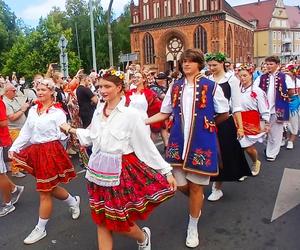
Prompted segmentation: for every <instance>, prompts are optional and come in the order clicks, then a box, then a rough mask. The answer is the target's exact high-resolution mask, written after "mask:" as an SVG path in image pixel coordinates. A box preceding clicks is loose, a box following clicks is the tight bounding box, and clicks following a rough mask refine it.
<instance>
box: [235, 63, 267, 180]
mask: <svg viewBox="0 0 300 250" xmlns="http://www.w3.org/2000/svg"><path fill="white" fill-rule="evenodd" d="M253 72H254V66H253V65H241V66H240V67H239V75H240V80H241V107H242V112H241V114H242V120H243V128H244V134H245V136H243V137H242V138H241V139H240V144H241V146H242V148H244V150H245V151H246V152H247V154H248V155H249V156H250V158H251V160H252V169H251V171H252V175H253V176H256V175H258V174H259V171H260V165H261V162H260V161H259V160H258V154H257V150H256V148H255V143H256V142H262V141H263V137H264V135H265V133H266V132H268V131H269V120H270V112H269V104H268V100H267V96H266V93H265V92H264V91H263V90H262V89H261V88H259V87H258V86H254V85H253ZM261 119H262V120H263V121H264V122H265V127H264V130H261V127H260V120H261Z"/></svg>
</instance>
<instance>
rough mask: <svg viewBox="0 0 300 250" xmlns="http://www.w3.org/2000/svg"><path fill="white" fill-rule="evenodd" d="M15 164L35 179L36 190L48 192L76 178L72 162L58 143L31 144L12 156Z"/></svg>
mask: <svg viewBox="0 0 300 250" xmlns="http://www.w3.org/2000/svg"><path fill="white" fill-rule="evenodd" d="M13 161H14V162H15V164H16V165H17V166H18V167H20V168H21V169H24V170H25V171H27V172H28V173H30V174H31V175H33V176H34V177H35V178H36V190H37V191H44V192H48V191H51V190H52V189H53V188H55V187H56V186H57V185H58V184H59V183H68V182H69V181H70V180H72V179H74V178H75V177H76V173H75V171H74V167H73V165H72V162H71V160H70V158H69V156H68V154H67V153H66V151H65V149H64V147H63V146H62V144H61V143H60V142H59V141H51V142H46V143H40V144H32V145H30V146H28V147H26V148H24V149H22V150H21V151H20V153H15V154H14V159H13Z"/></svg>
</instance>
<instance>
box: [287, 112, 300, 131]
mask: <svg viewBox="0 0 300 250" xmlns="http://www.w3.org/2000/svg"><path fill="white" fill-rule="evenodd" d="M299 122H300V111H298V112H297V114H294V115H293V116H292V115H291V114H290V123H289V131H290V132H291V134H292V135H297V134H298V130H299Z"/></svg>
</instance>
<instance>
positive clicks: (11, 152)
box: [8, 151, 14, 159]
mask: <svg viewBox="0 0 300 250" xmlns="http://www.w3.org/2000/svg"><path fill="white" fill-rule="evenodd" d="M13 157H14V152H13V151H8V158H9V159H12V158H13Z"/></svg>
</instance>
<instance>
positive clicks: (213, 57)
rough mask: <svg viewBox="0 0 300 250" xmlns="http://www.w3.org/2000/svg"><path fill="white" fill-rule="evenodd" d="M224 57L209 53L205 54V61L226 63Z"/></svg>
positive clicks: (221, 54)
mask: <svg viewBox="0 0 300 250" xmlns="http://www.w3.org/2000/svg"><path fill="white" fill-rule="evenodd" d="M226 58H227V57H226V55H225V54H224V53H221V52H218V53H210V54H206V56H205V61H207V62H209V61H217V62H225V61H226Z"/></svg>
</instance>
